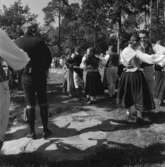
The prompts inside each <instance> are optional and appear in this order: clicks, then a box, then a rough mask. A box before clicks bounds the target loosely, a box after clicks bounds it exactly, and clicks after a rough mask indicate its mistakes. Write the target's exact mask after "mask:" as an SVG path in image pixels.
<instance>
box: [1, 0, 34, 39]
mask: <svg viewBox="0 0 165 167" xmlns="http://www.w3.org/2000/svg"><path fill="white" fill-rule="evenodd" d="M36 17H37V16H36V15H35V14H32V13H31V12H30V9H29V7H28V6H23V4H22V2H21V0H18V1H16V2H14V3H13V4H12V5H11V6H10V7H7V6H5V5H4V6H3V10H2V14H1V15H0V27H2V28H3V29H5V30H6V31H7V32H8V34H9V36H10V37H11V38H14V39H15V38H17V37H19V36H20V35H21V34H22V31H21V26H22V25H23V24H24V23H26V22H31V21H36Z"/></svg>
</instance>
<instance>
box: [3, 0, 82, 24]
mask: <svg viewBox="0 0 165 167" xmlns="http://www.w3.org/2000/svg"><path fill="white" fill-rule="evenodd" d="M15 1H16V0H0V6H2V5H3V4H4V5H6V6H10V5H11V4H13V3H14V2H15ZM49 1H50V0H22V2H23V4H24V5H28V6H29V7H30V11H31V12H32V13H35V14H37V15H38V18H37V20H38V21H39V22H40V23H41V24H43V22H44V20H43V18H44V13H43V11H42V9H43V8H44V7H46V6H47V4H48V2H49ZM69 1H71V2H76V1H80V0H69Z"/></svg>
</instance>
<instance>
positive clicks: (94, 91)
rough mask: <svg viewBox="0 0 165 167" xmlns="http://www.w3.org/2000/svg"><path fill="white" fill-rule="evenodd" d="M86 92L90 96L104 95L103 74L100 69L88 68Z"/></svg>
mask: <svg viewBox="0 0 165 167" xmlns="http://www.w3.org/2000/svg"><path fill="white" fill-rule="evenodd" d="M85 93H86V95H90V96H97V95H102V94H103V93H104V89H103V84H102V82H101V75H100V73H99V72H98V70H89V71H88V70H87V73H86V84H85Z"/></svg>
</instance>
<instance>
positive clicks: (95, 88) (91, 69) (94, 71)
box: [85, 48, 104, 104]
mask: <svg viewBox="0 0 165 167" xmlns="http://www.w3.org/2000/svg"><path fill="white" fill-rule="evenodd" d="M99 62H100V59H99V58H97V57H96V56H95V51H94V48H90V49H88V52H87V56H86V60H85V65H86V72H87V73H86V81H85V82H86V83H85V93H86V95H87V98H88V100H89V101H88V103H89V104H91V103H94V102H95V101H96V99H95V98H96V96H97V95H101V94H103V92H104V90H103V85H102V82H101V76H100V73H99V71H98V67H99Z"/></svg>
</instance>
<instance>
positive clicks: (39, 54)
mask: <svg viewBox="0 0 165 167" xmlns="http://www.w3.org/2000/svg"><path fill="white" fill-rule="evenodd" d="M15 42H16V44H17V45H18V46H19V47H20V48H21V49H23V50H24V51H25V52H27V54H28V56H29V57H30V59H31V60H30V62H29V64H28V65H27V67H30V68H32V73H40V72H45V71H47V70H48V68H49V66H50V63H51V60H52V58H51V53H50V51H49V48H48V47H47V45H46V44H45V43H44V41H43V40H41V39H40V38H38V37H33V36H30V35H25V36H23V37H21V38H19V39H17V40H16V41H15Z"/></svg>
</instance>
